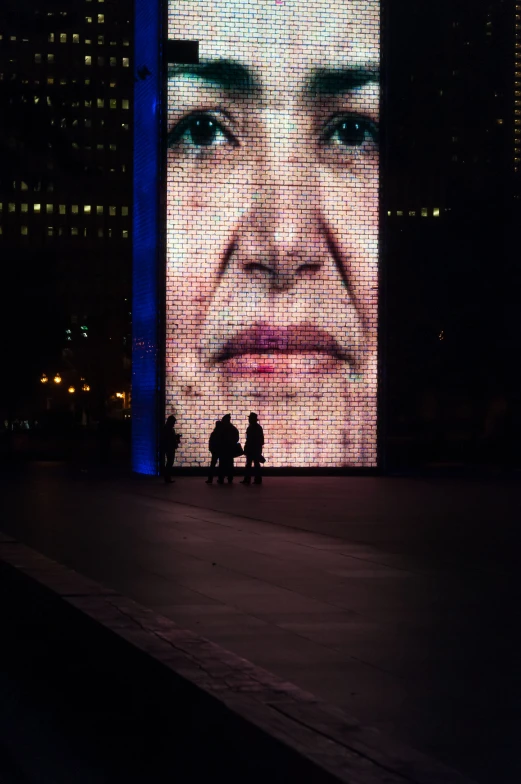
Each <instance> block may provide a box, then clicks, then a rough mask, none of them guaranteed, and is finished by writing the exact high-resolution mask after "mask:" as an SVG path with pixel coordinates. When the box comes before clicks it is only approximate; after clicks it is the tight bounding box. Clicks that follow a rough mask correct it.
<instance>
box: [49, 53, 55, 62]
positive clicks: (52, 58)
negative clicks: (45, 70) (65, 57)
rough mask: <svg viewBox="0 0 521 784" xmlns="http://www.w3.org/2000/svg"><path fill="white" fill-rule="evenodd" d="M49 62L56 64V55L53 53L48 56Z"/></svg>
mask: <svg viewBox="0 0 521 784" xmlns="http://www.w3.org/2000/svg"><path fill="white" fill-rule="evenodd" d="M47 62H48V63H54V55H53V54H52V53H51V54H48V55H47Z"/></svg>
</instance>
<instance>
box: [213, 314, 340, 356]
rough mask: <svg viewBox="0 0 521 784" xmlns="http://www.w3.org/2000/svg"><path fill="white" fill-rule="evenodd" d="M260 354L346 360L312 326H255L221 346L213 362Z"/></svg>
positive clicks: (335, 345) (325, 334) (336, 346)
mask: <svg viewBox="0 0 521 784" xmlns="http://www.w3.org/2000/svg"><path fill="white" fill-rule="evenodd" d="M263 354H264V355H266V354H269V355H271V356H274V355H288V354H307V355H316V354H325V355H327V356H328V357H332V358H334V359H337V360H342V359H344V360H345V359H347V357H346V355H345V352H344V351H342V349H341V347H340V345H339V344H338V343H337V341H336V340H335V339H334V338H333V337H332V336H331V335H330V334H329V333H328V332H325V331H324V330H321V329H318V328H317V327H315V326H314V325H313V324H309V323H301V324H292V325H290V326H288V327H271V326H270V325H268V324H258V325H255V326H254V327H251V328H250V329H246V330H242V331H241V332H239V333H238V334H237V335H235V336H234V337H233V338H231V339H230V340H228V341H227V342H226V343H225V344H224V345H223V347H222V349H221V350H220V351H219V352H218V354H217V356H216V361H217V362H227V361H228V360H231V359H234V358H236V357H241V356H245V355H250V356H252V355H253V356H261V355H263Z"/></svg>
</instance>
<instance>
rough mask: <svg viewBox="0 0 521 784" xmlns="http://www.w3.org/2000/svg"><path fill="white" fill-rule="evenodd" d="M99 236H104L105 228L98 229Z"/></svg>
mask: <svg viewBox="0 0 521 784" xmlns="http://www.w3.org/2000/svg"><path fill="white" fill-rule="evenodd" d="M98 237H103V229H98Z"/></svg>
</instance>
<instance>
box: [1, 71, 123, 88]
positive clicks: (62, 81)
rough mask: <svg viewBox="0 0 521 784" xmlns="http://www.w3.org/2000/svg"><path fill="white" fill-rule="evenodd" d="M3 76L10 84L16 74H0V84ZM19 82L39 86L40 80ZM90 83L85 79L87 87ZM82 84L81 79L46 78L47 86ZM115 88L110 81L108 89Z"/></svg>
mask: <svg viewBox="0 0 521 784" xmlns="http://www.w3.org/2000/svg"><path fill="white" fill-rule="evenodd" d="M4 76H5V77H7V76H8V77H9V79H10V81H12V82H13V81H14V80H15V79H16V74H15V73H13V74H3V73H0V82H3V81H4ZM20 81H21V83H22V84H30V83H31V82H32V83H34V84H40V80H39V79H34V80H29V79H20ZM91 81H92V80H91V79H85V84H86V85H87V86H88V85H90V84H91ZM82 83H83V82H82V80H81V79H79V80H78V79H71V80H70V81H69V79H64V78H61V79H55V78H54V76H48V77H47V84H60V85H64V84H82ZM99 83H100V84H102V85H105V81H104V80H103V79H102V80H101V81H100V82H99ZM117 86H118V83H117V82H116V81H110V82H109V87H112V88H114V87H117Z"/></svg>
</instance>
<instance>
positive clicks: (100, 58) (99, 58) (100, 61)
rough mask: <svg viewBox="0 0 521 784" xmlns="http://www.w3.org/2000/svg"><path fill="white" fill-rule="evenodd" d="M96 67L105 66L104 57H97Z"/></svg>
mask: <svg viewBox="0 0 521 784" xmlns="http://www.w3.org/2000/svg"><path fill="white" fill-rule="evenodd" d="M98 65H105V58H104V57H98Z"/></svg>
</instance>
